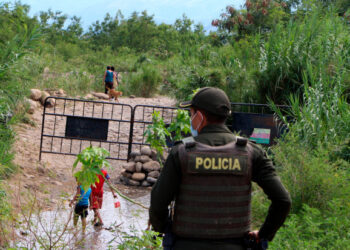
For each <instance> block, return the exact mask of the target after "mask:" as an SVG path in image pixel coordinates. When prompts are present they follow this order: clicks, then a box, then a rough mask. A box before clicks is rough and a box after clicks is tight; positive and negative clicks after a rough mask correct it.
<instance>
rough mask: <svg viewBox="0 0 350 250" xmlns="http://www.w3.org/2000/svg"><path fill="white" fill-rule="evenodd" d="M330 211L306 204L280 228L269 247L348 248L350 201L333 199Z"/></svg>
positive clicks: (329, 203) (329, 204) (349, 238)
mask: <svg viewBox="0 0 350 250" xmlns="http://www.w3.org/2000/svg"><path fill="white" fill-rule="evenodd" d="M328 206H329V207H330V210H329V211H326V212H322V211H320V210H319V209H317V208H311V207H309V206H308V205H303V207H302V210H301V212H300V214H298V215H297V214H293V215H292V216H291V217H290V218H289V219H288V220H287V222H286V223H285V226H284V227H282V228H281V229H280V231H279V232H278V234H277V235H276V237H275V239H274V240H273V241H272V242H271V244H270V246H269V249H305V250H306V249H307V250H309V249H310V250H311V249H347V248H349V244H350V237H349V236H350V219H349V216H348V215H349V212H350V210H349V207H350V206H349V203H348V202H344V201H343V200H338V199H333V200H331V201H329V202H328Z"/></svg>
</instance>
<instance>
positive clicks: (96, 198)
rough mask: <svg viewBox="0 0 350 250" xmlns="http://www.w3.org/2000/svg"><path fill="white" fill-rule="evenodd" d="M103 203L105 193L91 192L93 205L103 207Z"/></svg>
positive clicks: (93, 206)
mask: <svg viewBox="0 0 350 250" xmlns="http://www.w3.org/2000/svg"><path fill="white" fill-rule="evenodd" d="M102 203H103V193H92V194H91V207H92V208H93V209H94V208H96V209H101V208H102Z"/></svg>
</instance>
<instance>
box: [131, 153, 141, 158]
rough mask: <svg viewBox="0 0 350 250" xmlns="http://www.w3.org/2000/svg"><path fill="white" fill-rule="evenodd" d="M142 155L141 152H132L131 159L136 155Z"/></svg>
mask: <svg viewBox="0 0 350 250" xmlns="http://www.w3.org/2000/svg"><path fill="white" fill-rule="evenodd" d="M140 155H141V154H140V152H131V153H130V158H131V159H135V157H136V156H140Z"/></svg>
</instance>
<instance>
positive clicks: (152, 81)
mask: <svg viewBox="0 0 350 250" xmlns="http://www.w3.org/2000/svg"><path fill="white" fill-rule="evenodd" d="M161 83H162V77H161V75H160V72H159V71H158V69H157V68H156V67H154V66H151V65H148V64H146V65H142V66H141V68H140V69H139V70H138V71H137V72H135V73H131V74H129V76H128V79H127V85H126V86H125V85H121V90H123V91H124V92H125V93H126V94H128V95H135V96H141V97H152V96H153V95H154V94H156V93H158V91H159V87H160V85H161Z"/></svg>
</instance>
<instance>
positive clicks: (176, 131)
mask: <svg viewBox="0 0 350 250" xmlns="http://www.w3.org/2000/svg"><path fill="white" fill-rule="evenodd" d="M176 113H177V114H176V117H175V119H174V120H173V121H172V122H171V124H170V126H169V127H168V131H169V133H171V134H173V137H172V140H173V141H180V140H181V139H182V138H183V137H184V135H188V134H190V133H191V128H190V122H191V121H190V120H191V118H190V116H189V114H188V111H187V110H184V109H178V110H177V111H176Z"/></svg>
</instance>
